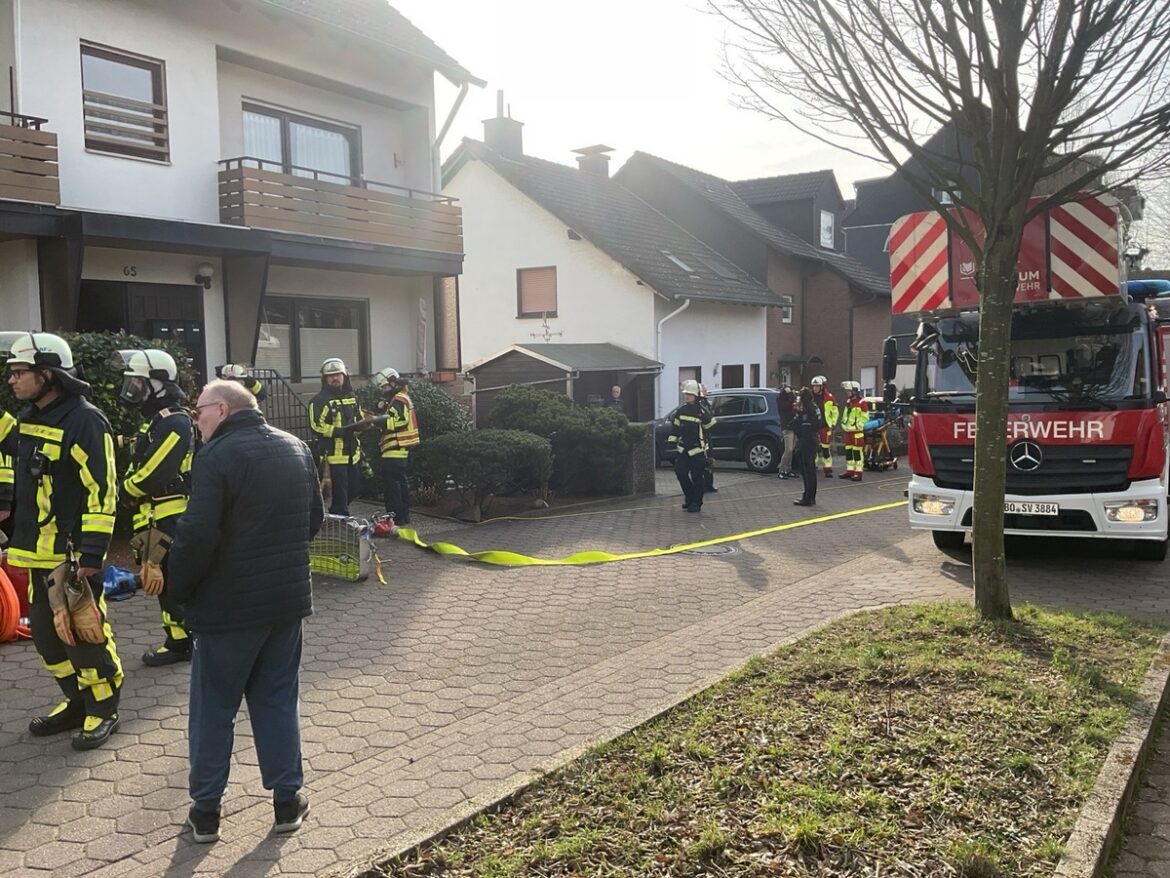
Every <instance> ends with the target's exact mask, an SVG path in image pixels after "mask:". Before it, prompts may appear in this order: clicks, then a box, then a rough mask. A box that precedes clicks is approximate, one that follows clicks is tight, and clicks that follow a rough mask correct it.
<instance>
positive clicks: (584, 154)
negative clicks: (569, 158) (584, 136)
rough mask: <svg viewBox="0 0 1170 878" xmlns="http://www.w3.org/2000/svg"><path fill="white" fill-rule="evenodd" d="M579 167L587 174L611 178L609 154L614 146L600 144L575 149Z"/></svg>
mask: <svg viewBox="0 0 1170 878" xmlns="http://www.w3.org/2000/svg"><path fill="white" fill-rule="evenodd" d="M573 152H575V153H577V166H578V167H579V168H580V169H581V170H582V171H584V172H585V173H587V174H597V175H598V176H599V177H609V153H611V152H613V147H612V146H606V145H605V144H603V143H599V144H597V145H596V146H583V147H581V148H580V149H575V150H573Z"/></svg>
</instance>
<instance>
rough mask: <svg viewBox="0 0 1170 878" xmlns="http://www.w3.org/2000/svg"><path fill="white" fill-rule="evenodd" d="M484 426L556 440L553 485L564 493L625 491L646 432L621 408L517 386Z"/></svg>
mask: <svg viewBox="0 0 1170 878" xmlns="http://www.w3.org/2000/svg"><path fill="white" fill-rule="evenodd" d="M485 426H487V427H495V428H501V429H510V430H526V431H528V432H529V433H535V434H536V435H537V436H544V437H545V438H546V439H548V440H549V441H550V442H551V443H552V453H553V471H552V476H551V477H550V479H549V486H550V487H551V488H553V489H554V490H556V491H559V492H560V493H563V494H570V495H574V496H588V495H592V494H620V493H622V491H623V490H624V488H625V476H626V470H627V467H628V464H629V460H630V455H631V453H632V451H633V449H634V448H635V447H636V446H637V445H638V444H639V443H640V442H642V441H643V439H644V432H643V430H642V429H641V428H639V427H635V426H632V425H631V424H630V423H629V422H628V421H627V420H626V419H625V418H624V417H623V416H622V415H621V413H619V412H616V411H614V410H613V409H607V408H584V407H582V406H579V405H576V404H575V403H574V402H573V401H572V400H571V399H569V398H568V397H567V396H563V395H562V394H559V393H553V392H551V391H548V390H538V389H537V388H534V387H525V386H523V385H513V386H512V387H509V388H508V389H507V390H503V391H501V392H500V393H499V394H498V395H497V396H496V398H495V399H494V400H493V402H492V407H491V410H490V411H489V412H488V415H487V417H486V418H485Z"/></svg>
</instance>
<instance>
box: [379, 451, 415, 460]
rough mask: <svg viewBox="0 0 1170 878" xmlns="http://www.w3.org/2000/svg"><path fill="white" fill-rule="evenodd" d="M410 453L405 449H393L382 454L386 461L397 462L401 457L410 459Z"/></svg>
mask: <svg viewBox="0 0 1170 878" xmlns="http://www.w3.org/2000/svg"><path fill="white" fill-rule="evenodd" d="M409 456H410V452H409V451H408V450H407V449H405V448H391V449H389V450H388V451H383V452H382V457H383V459H385V460H397V459H398V458H400V457H409Z"/></svg>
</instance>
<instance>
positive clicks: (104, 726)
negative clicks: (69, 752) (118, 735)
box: [73, 713, 118, 750]
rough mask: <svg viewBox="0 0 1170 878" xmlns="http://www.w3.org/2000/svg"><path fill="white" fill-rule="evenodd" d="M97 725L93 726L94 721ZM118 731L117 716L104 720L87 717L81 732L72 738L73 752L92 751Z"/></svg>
mask: <svg viewBox="0 0 1170 878" xmlns="http://www.w3.org/2000/svg"><path fill="white" fill-rule="evenodd" d="M95 720H96V721H97V724H96V725H95V724H94V721H95ZM117 730H118V714H116V713H115V714H114V715H113V716H107V717H105V718H102V717H96V716H87V717H86V718H85V724H84V725H83V726H82V728H81V731H80V732H78V733H77V734H76V735H74V736H73V749H74V750H94V749H96V748H97V747H100V746H101V745H102V744H104V743H106V741H107V740H109V737H110V735H112V734H114V732H116V731H117Z"/></svg>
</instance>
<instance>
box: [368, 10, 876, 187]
mask: <svg viewBox="0 0 1170 878" xmlns="http://www.w3.org/2000/svg"><path fill="white" fill-rule="evenodd" d="M391 2H392V4H393V5H394V6H395V8H397V9H398V10H399V11H400V12H401V13H402V14H403V15H405V16H406V17H407V18H409V19H410V20H411V21H412V22H414V24H416V25H417V26H418V27H419V28H421V29H422V31H423V32H424V33H426V34H427V36H429V37H430V38H431V39H433V40H434V41H435V42H436V43H438V44H439V45H440V46H441V47H442V48H443V49H444V50H446V51H447V52H448V53H449V54H451V55H452V56H453V57H454V58H455V59H456V60H457V61H459V63H461V64H462V65H463V66H464V67H466V68H467V69H469V70H470V71H471V72H472V73H473V74H475V75H476V76H478V77H479V78H481V79H485V80H487V82H488V85H487V87H486V88H475V87H472V89H471V91H470V93H469V94H468V95H467V99H466V100H465V101H464V103H463V107H462V108H461V109H460V111H459V116H458V117H457V119H456V122H455V125H454V127H453V128H452V130H451V132H450V133H449V134H448V135H447V139H446V140H445V141H444V143H443V156H444V158H445V157H446V156H447V155H448V154H449V153H450V152H451V150H453V149H454V148H455V146H456V145H457V144H458V142H459V139H460V138H462V137H474V138H476V139H482V137H483V125H482V122H483V120H484V119H487V118H489V117H491V116H494V115H495V112H496V90H497V89H503V91H504V100H505V103H506V104H508V105H510V106H511V110H512V117H513V118H515V119H518V120H520V121H521V122H523V123H524V151H525V152H526V153H528V154H530V155H534V156H538V157H540V158H544V159H549V160H551V161H557V162H562V163H565V164H573V160H574V157H573V155H572V153H571V151H572V150H573V149H576V148H578V147H582V146H590V145H592V144H595V143H604V144H607V145H608V146H612V147H614V149H615V152H614V156H613V166H612V167H613V168H614V169H615V170H616V168H617V166H619V165H620V164H621V163H622V162H624V161H625V159H626V158H627V157H628V156H629V155H630V153H631V152H633V151H634V150H635V149H640V150H642V151H644V152H650V153H653V154H655V155H658V156H661V157H663V158H667V159H670V160H672V161H676V162H679V163H681V164H684V165H689V166H691V167H694V168H697V169H699V170H702V171H707V172H708V173H712V174H717V175H719V176H721V177H726V178H729V179H746V178H750V177H765V176H771V175H773V174H787V173H795V172H797V171H812V170H819V169H822V168H828V169H832V170H833V171H835V172H836V174H837V180H838V183H839V184H840V185H841V189H842V191H843V192H844V194H845V196H846V197H849V196H850V195H851V194H852V182H853V180H855V179H861V178H865V177H874V176H884V175H885V174H886V173H888V171H887V170H886V169H885V168H883V167H882V166H881V165H878V164H876V163H869V162H865V161H863V160H859V159H858V158H856V157H854V156H852V155H850V154H849V153H846V152H843V151H840V150H834V149H831V148H829V147H826V146H825V145H823V144H821V143H819V142H817V141H816V140H814V139H812V138H811V137H808V136H807V135H804V134H802V133H801V132H798V131H796V130H794V129H792V128H790V127H789V126H787V125H785V124H783V123H781V122H775V121H770V120H768V119H767V118H765V117H764V116H762V115H760V114H758V113H754V112H752V111H750V110H744V109H739V108H737V107H735V106H733V105H732V98H733V90H732V87H731V86H730V85H729V84H728V83H727V82H725V81H724V80H723V79H722V78H721V77H720V75H719V73H718V67H719V64H720V58H721V42H722V36H723V23H722V22H721V21H720V20H718V19H716V18H714V17H712V16H711V15H709V14H707V13H705V12H703V11H702V9H703V4H702V0H573V2H569V0H391ZM438 81H439V82H440V87H439V88H438V91H437V98H438V101H439V104H438V107H437V114H438V124H439V125H441V124H442V122H443V119H445V118H446V114H447V112H448V111H449V109H450V106H451V102H452V101H453V99H454V97H455V94H456V90H455V89H454V88H448V87H447V83H446V82H445V81H444V80H442V79H441V78H440V79H439V80H438Z"/></svg>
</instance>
